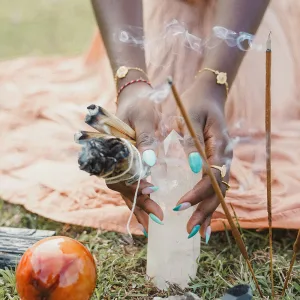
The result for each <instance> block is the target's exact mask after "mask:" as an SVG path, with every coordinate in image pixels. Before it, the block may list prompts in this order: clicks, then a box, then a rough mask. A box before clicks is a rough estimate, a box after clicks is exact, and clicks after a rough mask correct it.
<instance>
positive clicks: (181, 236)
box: [147, 131, 202, 289]
mask: <svg viewBox="0 0 300 300" xmlns="http://www.w3.org/2000/svg"><path fill="white" fill-rule="evenodd" d="M201 177H202V174H201V173H198V174H194V173H193V172H192V171H191V169H190V167H189V164H188V159H187V156H186V154H185V152H184V149H183V139H182V137H181V136H180V135H179V134H178V133H177V132H175V131H172V132H171V133H170V134H169V135H168V136H167V137H166V138H165V140H164V142H163V143H162V145H161V146H160V148H159V153H158V159H157V163H156V165H155V166H154V167H153V168H152V169H151V178H152V183H153V184H154V185H155V186H158V187H159V190H158V191H157V192H155V193H153V194H151V199H152V200H154V201H155V202H157V203H158V204H159V205H160V207H161V208H162V210H163V212H164V220H163V223H164V225H159V224H157V223H155V222H154V221H152V220H151V219H149V230H148V252H147V276H148V277H149V278H150V279H151V280H152V281H153V283H154V284H155V285H156V286H157V287H158V288H159V289H167V287H168V283H170V284H177V285H179V286H180V287H181V288H186V287H187V286H188V283H189V282H190V278H192V279H193V278H195V276H196V272H197V262H196V261H197V259H198V257H199V255H200V234H196V235H195V236H194V237H193V238H191V239H188V233H187V230H186V225H187V222H188V220H189V218H190V217H191V215H192V213H193V212H194V210H195V208H194V207H191V208H189V209H187V210H185V211H179V212H175V211H173V208H174V207H175V206H176V203H177V201H178V200H179V199H180V198H181V197H182V196H183V195H184V194H185V193H187V192H188V191H190V190H191V189H192V188H193V187H194V185H195V184H196V183H197V182H198V181H199V180H200V179H201Z"/></svg>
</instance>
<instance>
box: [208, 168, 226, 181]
mask: <svg viewBox="0 0 300 300" xmlns="http://www.w3.org/2000/svg"><path fill="white" fill-rule="evenodd" d="M210 167H211V168H213V169H216V170H219V171H220V172H221V177H222V179H223V178H224V177H225V176H226V173H227V169H226V165H223V166H222V167H219V166H216V165H211V166H210Z"/></svg>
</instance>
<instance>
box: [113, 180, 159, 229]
mask: <svg viewBox="0 0 300 300" xmlns="http://www.w3.org/2000/svg"><path fill="white" fill-rule="evenodd" d="M108 188H110V189H113V190H115V191H118V192H119V193H121V195H122V197H123V199H124V200H125V199H126V200H125V202H126V204H127V206H128V207H129V209H131V208H132V201H133V199H134V194H135V191H136V184H133V185H131V186H126V185H125V184H124V183H118V184H111V185H108ZM147 189H148V190H149V189H152V192H154V190H157V187H154V186H153V185H151V184H150V183H148V182H146V181H145V180H142V181H141V183H140V189H139V191H138V194H137V199H136V210H137V211H138V210H139V209H140V210H143V211H144V212H145V213H146V214H147V215H149V216H150V217H151V219H152V220H153V221H155V222H156V223H158V224H161V225H162V224H163V223H162V221H163V217H164V216H163V211H162V209H161V208H160V206H159V205H158V204H157V203H156V202H154V201H153V200H151V199H150V197H149V194H144V193H145V190H147ZM143 192H144V193H143ZM128 199H129V200H128ZM128 201H129V202H128ZM129 203H130V205H129Z"/></svg>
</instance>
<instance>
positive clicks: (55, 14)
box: [0, 0, 96, 59]
mask: <svg viewBox="0 0 300 300" xmlns="http://www.w3.org/2000/svg"><path fill="white" fill-rule="evenodd" d="M89 3H90V1H86V0H16V1H9V0H0V41H1V44H0V59H3V58H14V57H18V56H20V55H30V56H42V55H49V54H64V55H76V54H80V53H82V51H84V50H85V49H86V48H87V47H88V45H89V42H90V40H91V38H92V36H93V33H94V30H95V26H96V25H95V24H96V23H95V21H94V16H93V13H92V9H91V6H90V4H89Z"/></svg>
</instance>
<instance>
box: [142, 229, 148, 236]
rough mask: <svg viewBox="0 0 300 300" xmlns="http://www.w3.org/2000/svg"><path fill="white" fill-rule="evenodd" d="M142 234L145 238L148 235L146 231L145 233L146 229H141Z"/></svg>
mask: <svg viewBox="0 0 300 300" xmlns="http://www.w3.org/2000/svg"><path fill="white" fill-rule="evenodd" d="M143 234H144V236H145V237H146V238H147V237H148V233H147V231H146V229H145V228H144V229H143Z"/></svg>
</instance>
